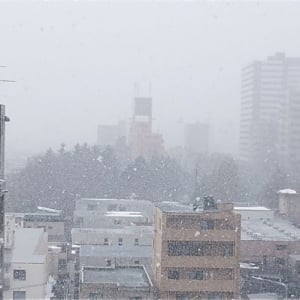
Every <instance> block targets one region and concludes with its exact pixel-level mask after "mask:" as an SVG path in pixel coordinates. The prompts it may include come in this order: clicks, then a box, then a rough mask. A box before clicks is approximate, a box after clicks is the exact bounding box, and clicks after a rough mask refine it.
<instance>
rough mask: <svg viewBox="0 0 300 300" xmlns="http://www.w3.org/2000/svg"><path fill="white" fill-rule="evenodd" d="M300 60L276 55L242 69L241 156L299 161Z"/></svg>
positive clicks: (256, 158)
mask: <svg viewBox="0 0 300 300" xmlns="http://www.w3.org/2000/svg"><path fill="white" fill-rule="evenodd" d="M299 87H300V57H287V56H285V54H284V53H276V54H275V55H273V56H270V57H268V58H267V59H266V60H264V61H255V62H253V63H251V64H249V65H248V66H246V67H244V68H243V69H242V90H241V113H240V114H241V116H240V156H241V158H242V159H244V160H251V161H253V160H256V161H264V160H270V159H276V160H277V159H280V160H282V161H284V162H285V163H293V162H294V163H295V162H298V163H299V162H300V138H299V137H300V134H299V132H300V131H299V130H300V110H299V105H300V88H299Z"/></svg>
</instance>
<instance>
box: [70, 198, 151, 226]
mask: <svg viewBox="0 0 300 300" xmlns="http://www.w3.org/2000/svg"><path fill="white" fill-rule="evenodd" d="M153 212H154V205H153V203H152V202H150V201H146V200H139V199H93V198H82V199H78V200H77V201H76V206H75V211H74V225H73V226H74V227H75V228H122V227H124V226H130V225H131V224H133V223H134V224H139V225H149V224H152V223H153Z"/></svg>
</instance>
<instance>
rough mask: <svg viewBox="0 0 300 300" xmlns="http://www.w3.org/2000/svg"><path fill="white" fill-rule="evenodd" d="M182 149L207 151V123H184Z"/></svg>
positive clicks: (196, 151) (190, 151)
mask: <svg viewBox="0 0 300 300" xmlns="http://www.w3.org/2000/svg"><path fill="white" fill-rule="evenodd" d="M184 149H185V151H187V152H188V153H194V154H197V153H208V151H209V126H208V124H202V123H199V122H198V123H192V124H186V125H185V128H184Z"/></svg>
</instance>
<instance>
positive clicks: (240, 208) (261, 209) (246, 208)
mask: <svg viewBox="0 0 300 300" xmlns="http://www.w3.org/2000/svg"><path fill="white" fill-rule="evenodd" d="M234 210H236V211H240V210H250V211H271V209H270V208H267V207H265V206H235V207H234Z"/></svg>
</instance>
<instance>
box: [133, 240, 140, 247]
mask: <svg viewBox="0 0 300 300" xmlns="http://www.w3.org/2000/svg"><path fill="white" fill-rule="evenodd" d="M134 245H135V246H138V245H139V239H138V238H135V239H134Z"/></svg>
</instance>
